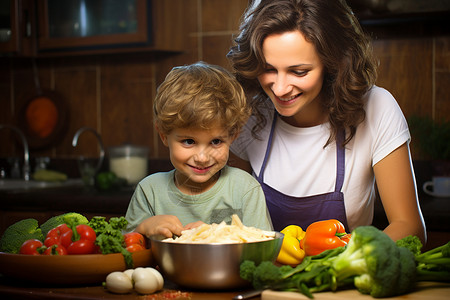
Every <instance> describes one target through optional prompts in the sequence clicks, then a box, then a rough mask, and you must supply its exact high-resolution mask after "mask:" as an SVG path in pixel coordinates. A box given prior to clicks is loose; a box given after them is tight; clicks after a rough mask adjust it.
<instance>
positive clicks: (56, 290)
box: [0, 274, 261, 300]
mask: <svg viewBox="0 0 450 300" xmlns="http://www.w3.org/2000/svg"><path fill="white" fill-rule="evenodd" d="M36 276H39V274H36ZM241 292H243V291H222V292H204V291H187V290H180V289H178V288H177V287H176V286H175V285H173V284H171V283H166V284H165V289H164V290H163V291H162V292H159V293H156V294H153V295H139V294H137V293H136V292H133V293H130V294H126V295H118V294H113V293H110V292H108V291H107V290H106V289H105V288H103V287H102V286H101V285H91V286H73V287H66V286H65V287H58V286H43V285H40V284H33V283H29V282H21V281H19V280H15V279H9V278H6V277H5V276H2V275H0V298H1V299H8V300H10V299H20V300H22V299H80V300H87V299H90V300H97V299H124V300H127V299H134V300H150V299H155V300H162V299H178V300H185V299H192V300H231V299H232V298H233V297H234V296H236V295H238V294H240V293H241ZM165 293H169V294H170V295H171V296H175V295H179V297H177V298H175V297H173V298H169V297H165V296H164V295H165ZM253 299H255V300H258V299H261V297H255V298H252V300H253Z"/></svg>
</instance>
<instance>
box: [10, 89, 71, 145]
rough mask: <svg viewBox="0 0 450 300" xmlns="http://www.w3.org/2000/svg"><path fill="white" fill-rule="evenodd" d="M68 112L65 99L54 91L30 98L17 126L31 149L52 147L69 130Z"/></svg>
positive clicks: (18, 116) (18, 119)
mask: <svg viewBox="0 0 450 300" xmlns="http://www.w3.org/2000/svg"><path fill="white" fill-rule="evenodd" d="M68 117H69V116H68V112H67V107H66V105H65V103H64V101H63V99H62V98H61V97H60V95H58V94H57V93H55V92H53V91H44V92H43V93H41V94H39V95H34V96H33V97H30V98H29V100H28V101H27V102H26V103H25V105H24V106H23V107H22V109H21V110H20V111H19V112H18V115H17V125H18V126H19V127H20V128H21V129H22V131H23V132H24V134H25V135H26V137H27V142H28V146H29V147H30V148H31V149H40V148H45V147H47V146H50V145H51V144H53V143H54V142H56V141H57V140H58V139H60V138H62V135H63V134H64V133H65V131H66V130H67V125H68Z"/></svg>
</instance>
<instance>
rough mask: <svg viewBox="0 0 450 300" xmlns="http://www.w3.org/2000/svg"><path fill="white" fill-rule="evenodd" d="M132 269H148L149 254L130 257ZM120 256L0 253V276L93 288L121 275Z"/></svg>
mask: <svg viewBox="0 0 450 300" xmlns="http://www.w3.org/2000/svg"><path fill="white" fill-rule="evenodd" d="M133 261H134V267H135V268H137V267H146V266H152V255H151V250H150V249H146V250H142V251H138V252H134V253H133ZM125 270H126V265H125V260H124V258H123V255H122V254H120V253H115V254H106V255H103V254H88V255H62V256H48V255H39V256H34V255H23V254H10V253H3V252H0V273H1V274H3V275H5V276H10V277H14V278H16V279H21V280H28V281H33V282H38V283H45V284H58V285H61V284H64V285H76V284H94V283H101V282H103V281H105V279H106V276H107V275H108V274H109V273H111V272H114V271H125Z"/></svg>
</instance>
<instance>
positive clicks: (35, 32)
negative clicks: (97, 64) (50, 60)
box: [0, 0, 186, 57]
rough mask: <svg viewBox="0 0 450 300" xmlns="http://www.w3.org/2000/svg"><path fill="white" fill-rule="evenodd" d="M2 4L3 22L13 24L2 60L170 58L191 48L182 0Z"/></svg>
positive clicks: (2, 45) (7, 0)
mask: <svg viewBox="0 0 450 300" xmlns="http://www.w3.org/2000/svg"><path fill="white" fill-rule="evenodd" d="M0 1H3V3H4V4H2V6H0V8H1V15H2V18H1V19H0V22H2V23H8V25H6V26H2V25H1V24H0V27H6V28H5V30H2V28H0V54H1V55H9V56H29V57H31V56H34V57H50V56H64V55H88V54H105V53H122V52H142V51H147V52H154V51H156V52H168V53H169V52H180V51H182V50H183V45H186V43H185V41H184V39H185V37H186V34H185V33H184V31H183V27H182V23H183V20H182V17H183V5H181V1H182V0H124V1H114V0H104V1H87V0H66V1H60V0H42V1H34V0H0ZM0 3H2V2H0ZM8 11H9V12H8ZM3 31H4V32H5V34H9V39H7V40H5V41H4V42H3V41H2V40H1V33H2V32H3Z"/></svg>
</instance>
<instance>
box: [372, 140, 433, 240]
mask: <svg viewBox="0 0 450 300" xmlns="http://www.w3.org/2000/svg"><path fill="white" fill-rule="evenodd" d="M373 170H374V173H375V179H376V182H377V187H378V191H379V194H380V198H381V201H382V203H383V207H384V210H385V212H386V216H387V219H388V221H389V225H388V226H387V227H386V228H385V229H384V232H386V234H388V235H389V236H390V237H391V238H392V239H393V240H398V239H401V238H403V237H405V236H408V235H417V236H418V237H419V238H420V240H421V241H422V243H423V244H424V245H425V243H426V229H425V222H424V220H423V216H422V212H421V210H420V206H419V201H418V197H417V190H416V181H415V177H414V171H413V167H412V162H411V156H410V153H409V148H408V145H407V144H406V143H405V144H403V145H402V146H400V147H398V148H397V149H396V150H394V151H393V152H392V153H390V154H389V155H388V156H386V157H385V158H384V159H382V160H381V161H380V162H378V163H377V164H376V165H375V166H374V167H373Z"/></svg>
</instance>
